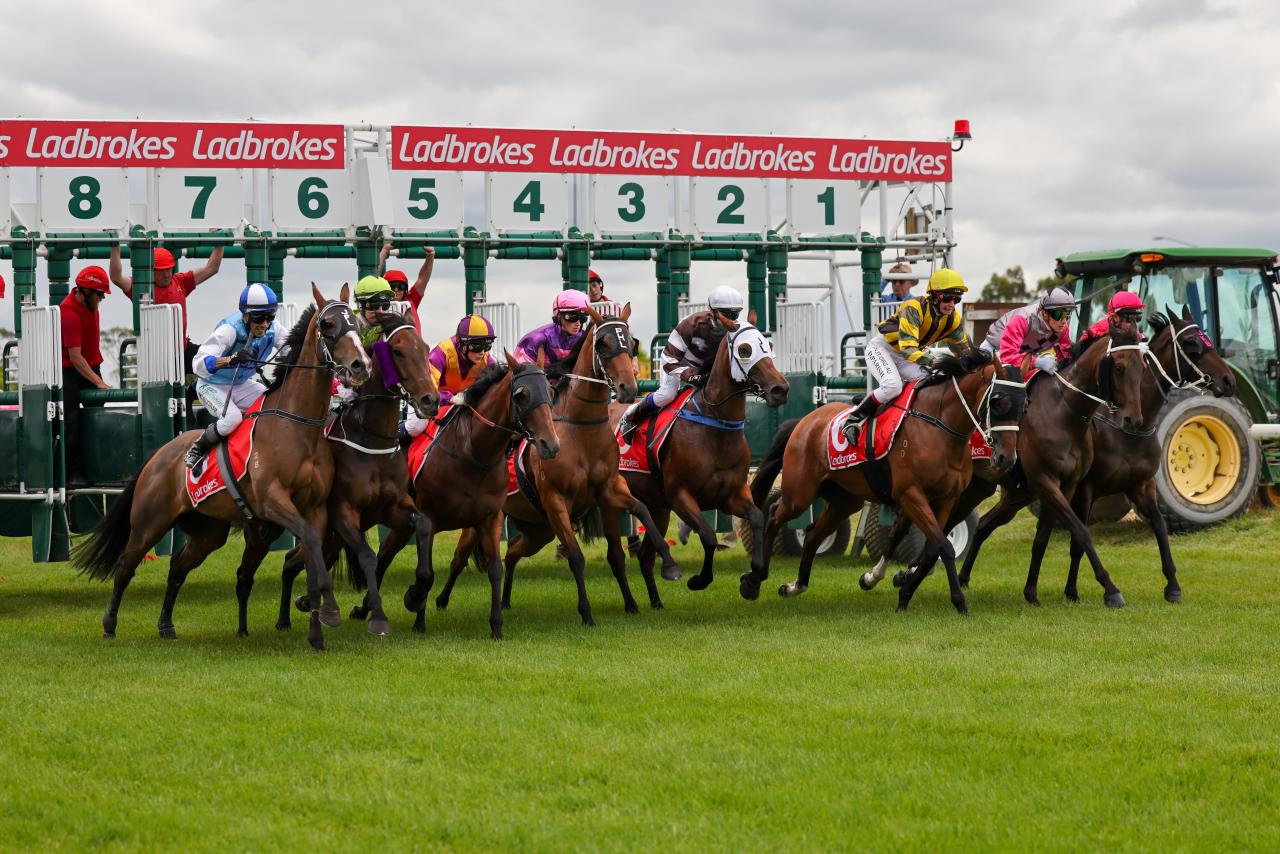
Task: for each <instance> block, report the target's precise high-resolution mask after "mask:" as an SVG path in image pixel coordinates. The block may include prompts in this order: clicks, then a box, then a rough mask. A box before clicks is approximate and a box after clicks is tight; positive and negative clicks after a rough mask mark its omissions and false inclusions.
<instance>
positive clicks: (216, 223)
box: [150, 169, 244, 232]
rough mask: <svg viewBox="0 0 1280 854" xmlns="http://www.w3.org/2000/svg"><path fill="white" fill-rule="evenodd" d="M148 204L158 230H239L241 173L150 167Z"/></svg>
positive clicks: (242, 187)
mask: <svg viewBox="0 0 1280 854" xmlns="http://www.w3.org/2000/svg"><path fill="white" fill-rule="evenodd" d="M152 172H153V174H154V176H155V177H154V181H153V184H152V186H153V188H154V192H153V193H152V196H151V201H150V207H151V210H152V211H154V212H155V213H154V221H155V225H156V227H157V228H159V229H160V231H161V232H166V231H182V230H190V229H206V228H230V229H239V227H240V221H241V220H242V219H243V218H244V172H243V171H241V170H239V169H208V170H203V171H199V172H191V171H185V170H181V169H154V170H152Z"/></svg>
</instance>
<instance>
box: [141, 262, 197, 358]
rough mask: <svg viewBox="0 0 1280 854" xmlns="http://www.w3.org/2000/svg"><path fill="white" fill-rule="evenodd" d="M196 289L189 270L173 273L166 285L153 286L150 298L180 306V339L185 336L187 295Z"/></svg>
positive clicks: (187, 339)
mask: <svg viewBox="0 0 1280 854" xmlns="http://www.w3.org/2000/svg"><path fill="white" fill-rule="evenodd" d="M195 289H196V277H195V274H194V273H192V272H191V271H190V270H183V271H182V272H181V273H175V274H174V276H173V278H172V279H170V280H169V284H168V286H166V287H163V288H161V287H153V288H152V289H151V298H152V299H153V300H154V301H155V302H157V303H176V304H178V305H180V306H182V339H183V340H184V341H190V340H191V339H190V338H188V337H187V295H188V294H190V293H191V292H192V291H194V290H195Z"/></svg>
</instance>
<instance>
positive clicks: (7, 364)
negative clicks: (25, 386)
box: [0, 338, 18, 391]
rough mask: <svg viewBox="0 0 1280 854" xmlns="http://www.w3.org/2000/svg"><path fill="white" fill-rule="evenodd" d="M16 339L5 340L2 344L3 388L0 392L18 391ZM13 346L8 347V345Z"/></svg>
mask: <svg viewBox="0 0 1280 854" xmlns="http://www.w3.org/2000/svg"><path fill="white" fill-rule="evenodd" d="M16 341H17V339H16V338H9V339H6V340H5V341H4V342H3V343H4V388H3V389H0V391H17V390H18V345H17V344H16V343H15V342H16ZM10 344H13V345H14V346H12V347H10V346H9V345H10Z"/></svg>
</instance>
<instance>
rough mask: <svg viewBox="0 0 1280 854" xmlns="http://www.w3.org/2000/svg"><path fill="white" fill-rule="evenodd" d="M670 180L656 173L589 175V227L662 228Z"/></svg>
mask: <svg viewBox="0 0 1280 854" xmlns="http://www.w3.org/2000/svg"><path fill="white" fill-rule="evenodd" d="M670 197H671V182H670V180H669V179H667V178H663V177H661V176H658V175H636V176H628V175H592V176H591V219H592V223H593V228H592V230H593V231H594V232H596V233H597V234H598V233H600V232H611V231H617V232H627V231H665V230H666V228H667V225H668V224H669V217H668V215H667V202H668V199H669V198H670Z"/></svg>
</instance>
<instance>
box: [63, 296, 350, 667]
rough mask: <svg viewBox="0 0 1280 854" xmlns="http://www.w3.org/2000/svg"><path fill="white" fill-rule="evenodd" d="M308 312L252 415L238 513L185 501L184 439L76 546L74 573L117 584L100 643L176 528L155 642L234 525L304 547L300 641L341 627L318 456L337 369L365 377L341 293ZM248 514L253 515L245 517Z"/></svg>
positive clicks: (216, 498) (317, 641) (325, 459)
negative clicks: (141, 570) (306, 615)
mask: <svg viewBox="0 0 1280 854" xmlns="http://www.w3.org/2000/svg"><path fill="white" fill-rule="evenodd" d="M311 293H312V296H313V297H314V298H315V305H313V306H311V307H309V308H308V309H307V310H306V311H305V312H304V313H303V315H302V317H301V318H300V319H299V320H298V323H297V324H296V325H295V326H294V327H293V329H292V330H291V331H290V333H289V335H288V337H287V338H286V340H285V344H284V346H283V347H282V348H281V349H282V351H283V352H284V354H285V355H284V356H283V357H280V356H278V357H277V359H279V364H278V366H277V370H276V374H275V378H274V379H273V380H272V381H271V383H270V385H268V387H267V393H266V400H265V401H264V403H263V407H262V409H261V410H260V411H259V412H258V413H257V414H256V415H255V417H256V418H257V419H259V420H260V421H261V423H260V424H259V425H258V429H259V432H258V433H257V434H256V436H255V441H254V443H253V450H252V452H251V453H250V455H249V460H248V468H247V469H246V473H245V476H244V477H243V478H242V479H241V481H240V492H241V493H242V494H243V500H244V503H245V505H246V507H245V510H244V511H242V510H241V509H240V507H239V503H238V502H237V501H236V500H235V499H234V498H233V497H232V496H231V495H229V494H228V493H229V492H230V490H223V491H222V492H219V493H217V494H214V495H211V496H209V497H208V498H206V499H205V500H204V501H202V502H201V503H200V504H199V505H198V506H195V505H193V504H192V502H191V499H190V497H189V496H188V495H187V489H186V485H185V483H186V479H187V477H188V473H187V467H186V465H185V464H184V463H183V456H184V455H185V454H186V451H187V448H189V447H190V446H191V443H192V442H193V441H195V438H196V436H197V435H198V433H199V431H191V430H189V431H187V432H185V433H183V434H182V435H181V436H178V437H177V438H175V439H173V440H172V441H170V442H169V443H168V444H166V445H164V446H163V447H162V448H160V450H158V451H156V452H155V454H154V455H152V457H151V458H150V459H149V460H148V461H147V462H146V464H145V465H143V467H142V469H141V470H140V471H139V472H138V473H137V474H136V475H134V477H133V479H132V480H130V481H129V483H128V485H127V486H126V487H125V489H124V492H123V493H121V495H120V497H119V499H118V500H117V501H116V503H115V504H114V505H113V506H112V508H111V510H110V511H109V512H108V513H107V515H106V516H105V517H104V518H103V519H102V521H101V522H99V523H98V525H97V527H96V528H94V530H93V533H92V534H90V536H89V537H88V538H87V539H86V540H85V541H84V542H82V543H80V544H79V545H78V546H77V547H76V551H75V555H74V561H75V564H76V566H77V567H78V568H79V569H80V571H81V572H82V573H88V574H89V575H90V577H92V578H96V579H99V580H104V581H105V580H106V579H108V578H114V579H115V589H114V591H113V593H112V596H111V602H110V604H109V605H108V606H107V611H106V614H105V615H104V616H103V618H102V633H103V636H104V637H108V638H112V637H115V633H116V621H117V616H118V614H119V610H120V600H121V598H122V597H123V596H124V592H125V589H126V588H128V586H129V582H130V581H131V580H132V579H133V575H134V572H135V571H136V569H137V566H138V563H139V562H140V561H141V560H142V558H143V557H144V556H145V555H146V553H147V551H148V550H149V549H150V548H151V547H152V546H153V545H155V544H156V543H157V542H159V540H160V538H161V537H162V536H164V534H165V532H166V531H168V530H169V529H170V528H172V527H173V526H174V525H175V524H176V525H177V526H178V528H179V529H180V530H182V532H183V533H184V534H186V535H187V542H186V544H185V545H184V546H183V548H182V551H180V552H179V553H178V554H177V555H175V556H174V557H173V558H172V560H170V562H169V579H168V588H167V589H166V591H165V597H164V605H163V606H162V608H161V611H160V619H159V623H158V627H159V631H160V636H161V637H162V638H169V639H172V638H175V637H177V633H176V632H175V630H174V626H173V606H174V603H175V602H176V601H177V598H178V591H179V590H181V588H182V584H183V582H184V581H185V580H186V577H187V574H188V573H190V572H191V570H193V569H195V568H196V567H197V566H199V565H200V564H201V563H202V562H203V561H204V559H205V558H206V557H207V556H208V555H209V553H210V552H212V551H214V550H215V549H217V548H219V547H220V546H221V545H222V544H223V543H224V542H226V539H227V534H228V532H229V531H230V529H231V526H232V525H233V524H235V525H243V526H244V529H245V536H246V539H250V538H252V539H255V540H256V541H257V542H259V543H261V542H262V541H264V540H265V541H266V542H268V543H270V542H271V541H272V540H274V539H275V538H276V537H277V536H279V533H280V530H281V529H284V530H288V531H289V532H290V533H292V534H293V535H294V536H295V537H297V538H298V539H299V540H300V541H301V542H302V548H303V550H304V553H305V554H306V564H307V593H308V596H309V598H310V601H311V602H312V603H313V604H315V603H319V604H318V605H316V606H315V607H313V610H312V611H311V620H310V627H309V630H308V633H307V640H308V641H309V642H310V644H311V646H312V648H313V649H315V650H317V651H320V650H323V649H324V631H323V629H322V628H321V624H323V625H325V626H329V627H330V628H333V627H336V626H338V625H339V624H340V623H341V621H342V613H341V611H340V610H339V608H338V603H337V601H336V600H335V599H334V596H333V583H332V580H331V579H330V577H329V572H328V570H327V569H326V568H325V562H324V554H323V550H322V547H321V538H320V533H319V532H320V531H322V530H324V529H325V524H326V521H327V520H326V509H327V507H326V499H327V498H328V496H329V487H330V484H331V483H332V481H333V463H332V459H331V458H330V455H329V454H327V453H325V452H324V451H322V450H321V449H320V447H319V445H320V443H321V442H322V441H323V438H322V435H321V430H320V428H321V427H323V426H324V422H325V415H326V414H327V412H328V409H329V385H330V382H331V379H332V377H333V372H334V371H335V370H342V371H344V372H345V373H346V374H347V375H348V376H349V377H350V379H351V381H352V382H353V383H355V384H359V383H362V382H364V381H365V380H366V379H367V378H368V376H369V372H370V362H369V356H368V354H367V353H365V350H364V347H363V346H362V345H361V343H360V336H359V334H357V332H356V321H355V317H354V316H353V315H352V313H351V309H350V308H349V307H348V306H347V299H348V296H349V288H348V287H347V286H346V285H343V287H342V295H341V297H340V299H339V300H337V301H333V302H330V301H328V300H326V299H325V298H324V297H323V296H322V295H321V293H320V290H319V289H318V288H317V287H316V286H315V284H314V283H313V284H312V285H311ZM250 514H251V515H250Z"/></svg>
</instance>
